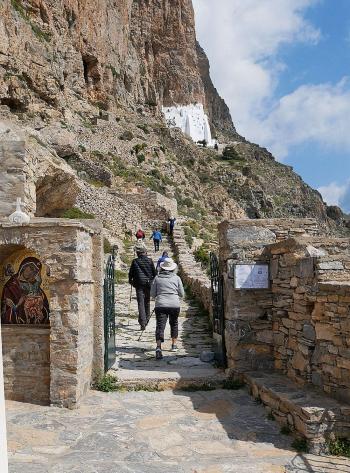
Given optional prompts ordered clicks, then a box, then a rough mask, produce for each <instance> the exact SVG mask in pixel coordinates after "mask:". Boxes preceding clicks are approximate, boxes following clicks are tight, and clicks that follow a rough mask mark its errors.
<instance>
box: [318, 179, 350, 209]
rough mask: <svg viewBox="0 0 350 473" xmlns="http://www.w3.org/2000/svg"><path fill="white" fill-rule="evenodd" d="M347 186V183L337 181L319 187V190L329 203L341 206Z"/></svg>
mask: <svg viewBox="0 0 350 473" xmlns="http://www.w3.org/2000/svg"><path fill="white" fill-rule="evenodd" d="M347 187H348V185H347V184H343V185H340V184H338V183H336V182H331V183H330V184H328V186H322V187H319V188H318V189H317V190H318V192H320V193H321V194H322V197H323V200H324V201H325V202H326V203H327V204H328V205H338V206H340V205H341V201H342V199H343V197H344V196H345V193H346V190H347Z"/></svg>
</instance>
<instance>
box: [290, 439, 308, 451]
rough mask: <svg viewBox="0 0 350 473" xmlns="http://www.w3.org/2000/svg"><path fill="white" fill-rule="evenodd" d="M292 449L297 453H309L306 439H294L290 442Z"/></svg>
mask: <svg viewBox="0 0 350 473" xmlns="http://www.w3.org/2000/svg"><path fill="white" fill-rule="evenodd" d="M292 448H294V450H296V451H297V452H299V453H308V451H309V446H308V444H307V440H306V439H294V440H293V442H292Z"/></svg>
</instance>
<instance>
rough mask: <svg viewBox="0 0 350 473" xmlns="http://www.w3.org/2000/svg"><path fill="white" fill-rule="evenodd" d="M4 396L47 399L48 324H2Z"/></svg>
mask: <svg viewBox="0 0 350 473" xmlns="http://www.w3.org/2000/svg"><path fill="white" fill-rule="evenodd" d="M2 337H3V345H2V351H3V363H4V373H5V396H6V399H11V400H14V401H21V402H31V403H34V404H36V403H39V404H48V403H49V402H50V327H40V326H31V325H3V326H2Z"/></svg>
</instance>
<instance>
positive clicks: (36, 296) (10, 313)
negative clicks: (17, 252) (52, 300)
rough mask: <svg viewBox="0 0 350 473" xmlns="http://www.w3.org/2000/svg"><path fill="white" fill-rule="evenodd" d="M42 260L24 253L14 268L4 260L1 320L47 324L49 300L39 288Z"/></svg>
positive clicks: (40, 287) (40, 284) (3, 321)
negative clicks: (5, 277) (6, 277)
mask: <svg viewBox="0 0 350 473" xmlns="http://www.w3.org/2000/svg"><path fill="white" fill-rule="evenodd" d="M42 266H43V265H42V263H41V262H40V260H39V259H38V258H35V257H33V256H29V257H25V258H24V259H22V261H21V262H20V263H19V266H18V270H17V272H15V271H14V270H13V269H12V266H11V268H10V265H9V264H7V265H6V267H5V268H4V269H5V275H6V276H9V279H8V280H7V281H6V282H5V284H4V286H3V290H2V295H1V322H2V323H3V324H40V325H47V324H49V317H50V308H49V301H48V298H47V296H46V293H45V291H44V289H43V288H42V269H43V268H42Z"/></svg>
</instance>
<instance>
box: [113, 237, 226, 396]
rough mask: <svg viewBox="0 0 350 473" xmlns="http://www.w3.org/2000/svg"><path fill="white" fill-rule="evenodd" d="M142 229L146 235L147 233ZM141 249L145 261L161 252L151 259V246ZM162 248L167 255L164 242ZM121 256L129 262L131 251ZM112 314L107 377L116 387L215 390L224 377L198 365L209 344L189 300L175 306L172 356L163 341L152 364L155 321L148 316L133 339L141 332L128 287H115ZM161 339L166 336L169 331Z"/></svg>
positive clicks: (204, 321)
mask: <svg viewBox="0 0 350 473" xmlns="http://www.w3.org/2000/svg"><path fill="white" fill-rule="evenodd" d="M144 230H145V231H146V232H147V234H149V233H150V231H147V230H148V229H147V228H145V229H144ZM150 243H151V242H150ZM147 246H148V247H149V256H150V257H151V258H152V259H153V261H154V263H157V261H158V258H159V257H160V255H161V253H162V251H163V248H161V250H160V251H159V252H158V253H157V254H155V253H154V251H153V245H152V249H151V245H147ZM164 247H165V248H166V249H168V250H169V252H170V256H173V254H172V247H171V242H170V241H169V238H168V237H167V240H166V242H165V244H164ZM126 255H127V256H128V257H129V258H130V257H134V252H133V246H132V247H129V248H128V250H127V252H126ZM125 269H126V268H125ZM153 307H154V303H152V304H151V310H152V309H153ZM116 314H117V332H116V345H117V360H116V363H115V365H114V366H113V367H112V370H111V372H112V373H113V374H114V375H116V376H117V377H118V381H119V384H120V385H122V386H124V387H126V388H135V387H142V388H145V389H150V390H152V389H154V390H164V389H176V388H183V387H186V386H192V385H197V386H200V385H203V384H207V383H210V384H211V385H213V386H216V385H217V386H219V385H220V384H221V383H222V381H223V380H224V379H225V378H226V376H225V373H224V371H223V370H221V369H218V368H216V367H215V366H214V364H213V363H204V362H202V361H201V360H200V355H201V353H202V352H203V351H212V349H213V346H212V343H213V340H212V336H211V330H210V321H209V319H208V317H206V316H205V315H203V314H202V310H201V308H200V307H199V305H198V304H197V302H196V301H194V300H193V299H192V298H188V297H186V298H185V299H184V300H182V301H181V311H180V317H179V339H178V351H177V352H176V353H173V352H171V351H170V340H169V339H168V340H166V341H165V343H164V344H163V347H162V348H163V356H164V358H163V360H160V361H158V360H155V336H154V334H155V326H156V320H155V316H154V315H153V316H152V317H151V320H150V322H149V325H148V326H147V328H146V330H145V332H143V334H142V337H141V339H140V340H139V337H140V334H141V332H140V330H139V325H138V321H137V301H136V294H135V290H134V289H133V291H132V297H131V303H130V286H129V284H127V283H124V284H117V286H116ZM166 337H169V327H167V329H166Z"/></svg>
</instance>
